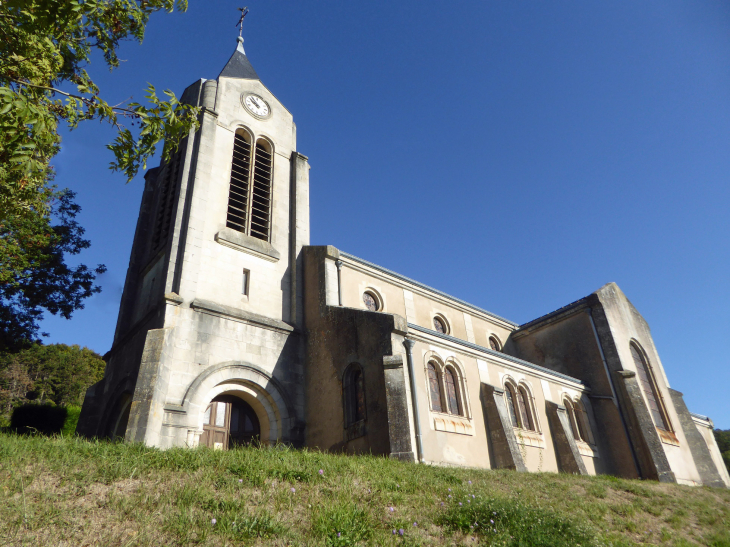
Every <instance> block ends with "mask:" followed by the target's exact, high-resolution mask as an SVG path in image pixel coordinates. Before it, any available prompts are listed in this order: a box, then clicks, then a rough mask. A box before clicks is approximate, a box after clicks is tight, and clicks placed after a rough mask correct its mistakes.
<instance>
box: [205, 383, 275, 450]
mask: <svg viewBox="0 0 730 547" xmlns="http://www.w3.org/2000/svg"><path fill="white" fill-rule="evenodd" d="M260 433H261V428H260V425H259V420H258V417H257V416H256V413H255V412H254V410H253V408H251V406H250V405H249V404H247V403H246V402H245V401H243V400H241V399H239V398H238V397H233V396H230V395H224V396H220V397H216V398H215V399H213V400H212V401H211V402H210V404H209V405H208V407H207V408H206V409H205V414H204V417H203V434H202V435H201V437H200V444H201V445H203V446H209V447H210V448H216V449H220V450H225V449H227V448H229V447H234V446H240V445H245V444H250V443H252V442H255V441H258V439H259V435H260Z"/></svg>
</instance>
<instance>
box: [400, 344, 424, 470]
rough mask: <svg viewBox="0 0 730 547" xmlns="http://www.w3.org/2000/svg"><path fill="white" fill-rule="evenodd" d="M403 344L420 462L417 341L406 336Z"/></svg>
mask: <svg viewBox="0 0 730 547" xmlns="http://www.w3.org/2000/svg"><path fill="white" fill-rule="evenodd" d="M403 345H404V346H405V347H406V361H407V362H408V376H409V377H410V379H411V399H412V400H413V401H412V402H413V425H414V428H415V430H416V452H417V459H416V461H418V462H419V463H422V462H423V441H422V440H421V423H420V421H419V419H418V416H419V413H418V397H417V396H416V378H415V375H414V374H413V353H412V352H413V346H415V345H416V343H415V342H414V341H413V340H409V339H408V338H406V339H405V340H404V341H403Z"/></svg>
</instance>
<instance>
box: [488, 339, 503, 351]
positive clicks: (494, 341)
mask: <svg viewBox="0 0 730 547" xmlns="http://www.w3.org/2000/svg"><path fill="white" fill-rule="evenodd" d="M489 347H490V348H492V349H493V350H494V351H502V344H500V343H499V340H497V337H496V336H490V337H489Z"/></svg>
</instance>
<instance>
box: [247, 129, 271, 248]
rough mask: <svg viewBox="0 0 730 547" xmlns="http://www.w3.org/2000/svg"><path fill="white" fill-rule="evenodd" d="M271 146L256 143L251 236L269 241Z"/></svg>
mask: <svg viewBox="0 0 730 547" xmlns="http://www.w3.org/2000/svg"><path fill="white" fill-rule="evenodd" d="M271 152H272V151H271V145H270V144H269V143H268V142H267V141H265V140H264V139H259V140H258V141H256V156H255V157H256V161H255V163H254V167H253V192H252V196H251V235H252V236H253V237H256V238H258V239H263V240H264V241H268V240H269V233H270V230H269V225H270V224H271V171H272V167H273V161H272V159H273V158H272V153H271Z"/></svg>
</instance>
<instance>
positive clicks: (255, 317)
mask: <svg viewBox="0 0 730 547" xmlns="http://www.w3.org/2000/svg"><path fill="white" fill-rule="evenodd" d="M190 307H191V308H192V309H194V310H195V311H200V312H203V313H208V314H210V315H217V316H219V317H225V318H227V319H234V320H236V321H242V322H243V323H249V324H251V325H256V326H257V327H263V328H266V329H270V330H275V331H279V332H284V333H286V334H288V333H290V332H293V331H294V327H292V326H291V325H289V324H288V323H284V321H279V320H278V319H271V318H269V317H265V316H263V315H259V314H258V313H253V312H250V311H246V310H242V309H240V308H234V307H231V306H224V305H223V304H216V303H215V302H210V301H208V300H200V299H198V298H196V299H195V300H193V301H192V302H191V304H190Z"/></svg>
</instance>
